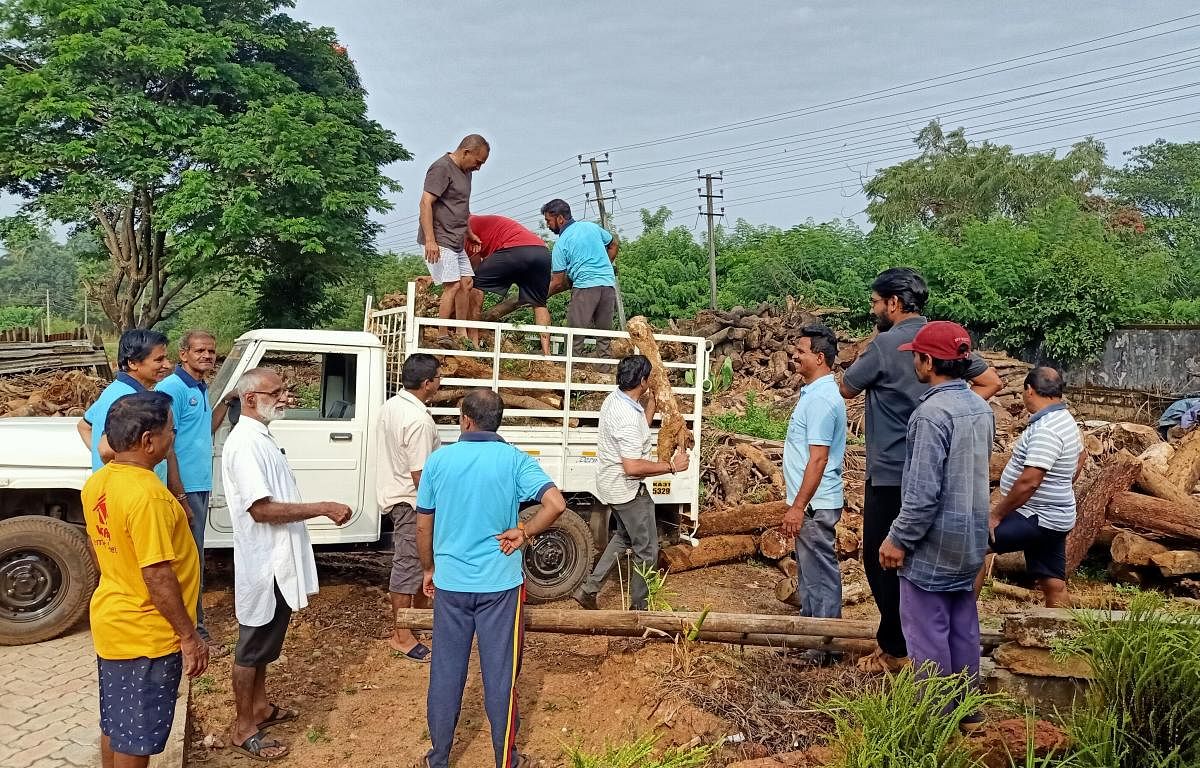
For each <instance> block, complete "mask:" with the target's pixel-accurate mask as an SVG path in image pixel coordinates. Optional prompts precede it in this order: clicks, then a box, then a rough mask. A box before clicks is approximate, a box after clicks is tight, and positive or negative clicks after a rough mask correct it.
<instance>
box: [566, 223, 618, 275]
mask: <svg viewBox="0 0 1200 768" xmlns="http://www.w3.org/2000/svg"><path fill="white" fill-rule="evenodd" d="M611 242H612V234H610V233H609V231H608V230H606V229H604V228H603V227H601V226H600V225H599V224H593V223H592V222H590V221H573V222H571V223H570V224H568V225H567V226H566V227H565V228H564V229H563V231H562V232H560V233H559V235H558V240H556V241H554V253H553V255H552V257H551V261H550V268H551V269H552V270H553V271H555V272H566V273H567V277H569V278H571V287H573V288H597V287H600V286H605V285H612V286H615V285H616V284H617V273H616V272H614V271H613V265H612V262H611V261H609V259H608V251H607V250H606V249H607V248H608V244H609V243H611Z"/></svg>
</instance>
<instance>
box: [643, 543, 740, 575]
mask: <svg viewBox="0 0 1200 768" xmlns="http://www.w3.org/2000/svg"><path fill="white" fill-rule="evenodd" d="M757 551H758V546H757V544H755V542H754V537H753V536H708V537H706V538H702V539H700V540H699V541H698V542H697V544H696V546H694V547H693V546H692V545H690V544H672V545H671V546H669V547H665V548H664V549H663V550H662V551H661V552H660V553H659V563H660V564H661V565H662V567H663V568H666V569H667V570H668V571H670V572H671V573H678V572H679V571H690V570H692V569H694V568H703V567H704V566H706V565H716V564H718V563H728V562H730V561H731V560H741V559H744V558H747V557H752V556H753V555H754V553H755V552H757Z"/></svg>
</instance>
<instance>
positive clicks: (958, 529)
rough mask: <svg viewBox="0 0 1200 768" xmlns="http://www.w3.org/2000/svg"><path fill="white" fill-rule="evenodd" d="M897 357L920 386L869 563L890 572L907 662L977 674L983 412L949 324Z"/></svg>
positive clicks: (987, 417) (984, 542)
mask: <svg viewBox="0 0 1200 768" xmlns="http://www.w3.org/2000/svg"><path fill="white" fill-rule="evenodd" d="M900 349H901V350H902V351H910V352H912V355H913V368H914V369H915V371H916V374H917V378H918V379H920V380H921V382H922V383H925V384H928V385H929V391H928V392H926V393H925V394H924V395H923V396H922V397H921V402H920V404H919V405H918V406H917V409H916V410H915V411H913V414H912V418H910V419H909V422H908V439H907V452H906V456H905V461H904V473H903V481H902V483H901V489H900V514H899V516H898V517H897V518H896V521H895V522H894V523H892V527H891V529H890V530H889V531H888V535H887V538H886V539H885V540H884V542H883V545H882V546H881V547H880V548H879V564H880V566H882V567H883V568H889V569H897V570H898V571H899V574H900V622H901V625H902V626H903V628H904V639H905V641H906V643H907V645H908V656H909V658H910V659H912V662H913V664H914V665H915V666H917V667H918V668H919V667H921V666H922V665H925V664H932V665H933V667H932V668H930V669H926V670H925V673H926V674H930V673H932V674H947V675H949V674H955V673H958V672H962V671H963V670H966V671H967V672H968V673H969V674H970V675H971V676H972V677H975V678H977V677H978V675H979V611H978V606H977V603H976V601H975V590H974V587H975V575H976V574H977V573H978V572H979V568H980V567H981V566H982V565H983V558H984V555H985V554H986V552H987V548H988V512H989V505H988V490H989V489H988V460H989V458H990V455H991V450H992V439H993V437H994V435H995V428H996V425H995V418H994V416H993V415H992V409H991V408H990V407H989V406H988V404H987V403H986V402H985V401H984V400H983V398H982V397H980V396H979V395H977V394H976V393H974V392H972V391H971V388H970V386H969V385H968V384H967V381H966V380H965V377H966V376H967V373H968V370H969V367H970V365H971V337H970V335H969V334H968V333H967V331H966V329H964V328H963V327H962V326H960V325H958V324H956V323H950V322H946V321H943V320H936V321H933V322H930V323H928V324H926V325H925V326H924V327H923V328H921V330H919V331H917V335H916V336H915V337H914V338H913V340H912V341H911V342H910V343H908V344H902V345H900Z"/></svg>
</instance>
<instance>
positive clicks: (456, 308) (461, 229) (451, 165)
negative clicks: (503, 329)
mask: <svg viewBox="0 0 1200 768" xmlns="http://www.w3.org/2000/svg"><path fill="white" fill-rule="evenodd" d="M490 152H491V148H490V147H489V146H488V143H487V140H486V139H484V138H483V137H482V136H480V135H479V134H476V133H472V134H471V135H470V136H467V137H466V138H464V139H463V140H462V141H460V142H459V143H458V149H456V150H454V151H453V152H448V153H447V154H445V155H442V156H441V157H439V158H438V159H437V160H435V161H434V162H433V165H431V166H429V170H428V171H426V173H425V188H424V191H423V192H422V193H421V205H420V208H421V216H420V220H421V226H420V228H419V229H418V230H417V244H418V245H421V246H424V248H425V266H426V267H427V268H428V269H429V274H430V276H432V277H433V279H434V280H435V281H437V282H438V283H439V284H441V286H442V298H441V301H440V302H439V303H438V317H441V318H457V319H458V320H471V319H477V318H478V313H477V312H476V311H474V310H475V308H474V306H473V304H475V302H474V300H473V297H472V293H473V290H474V288H473V281H472V278H473V277H474V274H475V273H474V271H472V269H471V260H470V259H469V258H468V257H467V250H466V249H467V246H468V245H476V246H477V245H479V238H477V237H476V236H475V235H474V234H473V233H472V232H471V229H470V221H469V219H470V215H471V175H472V174H473V173H474V172H475V171H478V170H479V169H480V168H482V167H483V164H484V163H486V162H487V159H488V154H489V153H490ZM478 304H479V307H480V308H482V306H483V303H482V301H480V302H478ZM442 332H443V336H442V338H440V339H438V342H439V343H441V344H447V343H448V342H449V341H450V338H449V330H448V329H446V328H443V329H442ZM459 335H460V336H463V335H464V333H463V329H459ZM465 336H466V337H467V338H468V339H470V340H471V341H472V342H475V343H476V344H478V342H479V330H478V329H476V328H468V329H466V333H465Z"/></svg>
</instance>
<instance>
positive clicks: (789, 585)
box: [775, 576, 800, 608]
mask: <svg viewBox="0 0 1200 768" xmlns="http://www.w3.org/2000/svg"><path fill="white" fill-rule="evenodd" d="M797 589H798V580H797V579H796V577H795V576H793V577H791V578H782V579H780V580H779V581H778V582H776V583H775V597H776V598H778V599H779V602H781V603H787V604H788V605H791V606H794V607H796V608H799V607H800V595H799V593H798V592H797Z"/></svg>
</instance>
